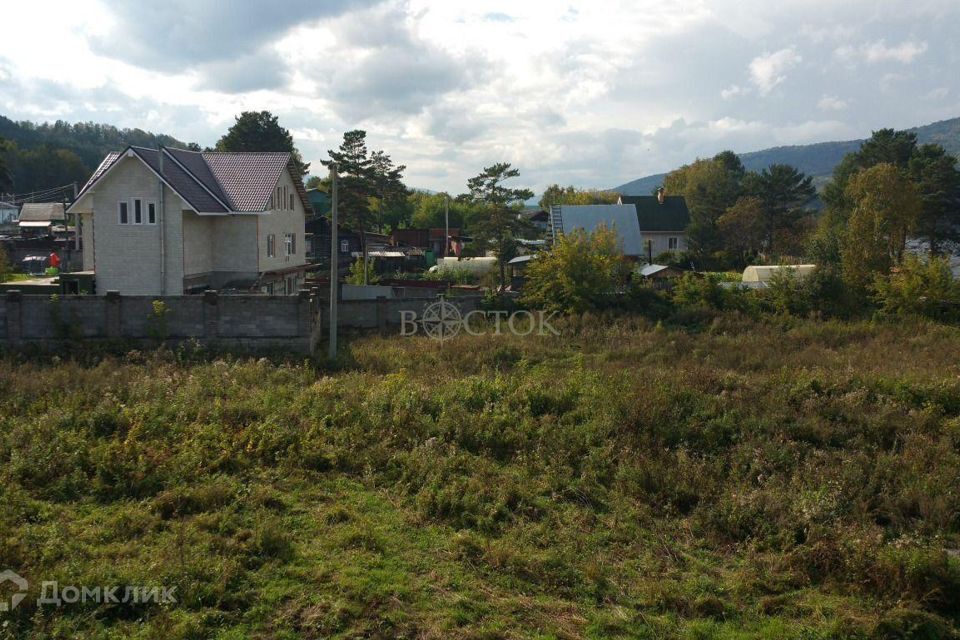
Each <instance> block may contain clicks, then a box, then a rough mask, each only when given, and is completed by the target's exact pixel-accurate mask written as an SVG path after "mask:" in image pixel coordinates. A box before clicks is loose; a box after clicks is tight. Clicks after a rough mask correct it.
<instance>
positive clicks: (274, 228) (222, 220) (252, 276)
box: [68, 147, 311, 295]
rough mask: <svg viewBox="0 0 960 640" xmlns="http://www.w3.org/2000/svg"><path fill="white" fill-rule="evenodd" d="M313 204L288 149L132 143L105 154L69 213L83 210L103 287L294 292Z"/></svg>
mask: <svg viewBox="0 0 960 640" xmlns="http://www.w3.org/2000/svg"><path fill="white" fill-rule="evenodd" d="M310 208H311V207H310V202H309V200H308V199H307V194H306V190H305V189H304V187H303V183H302V181H301V177H300V174H299V172H298V171H297V169H296V168H295V165H294V164H293V163H292V162H291V155H290V154H289V153H286V152H276V153H273V152H270V153H267V152H262V153H261V152H250V153H229V152H202V153H201V152H195V151H185V150H182V149H168V148H163V147H161V148H160V149H147V148H143V147H127V149H125V150H124V151H122V152H113V153H110V154H108V155H107V157H106V158H104V160H103V162H102V163H100V166H99V167H98V168H97V170H96V171H95V172H94V174H93V176H92V177H91V178H90V180H89V181H88V182H87V184H85V185H84V187H83V189H81V190H80V193H79V195H78V197H77V199H76V200H75V201H74V203H73V204H72V205H71V206H70V208H69V209H68V212H69V213H77V214H79V216H80V227H81V231H80V233H81V237H82V239H83V249H84V250H83V264H84V269H85V270H93V271H95V277H96V283H97V285H96V286H97V291H98V292H100V293H104V292H106V291H109V290H117V291H120V293H122V294H131V295H180V294H183V293H190V292H195V291H202V290H204V289H208V288H213V289H240V290H257V291H261V292H263V293H268V294H283V293H286V294H292V293H294V292H295V291H296V290H297V289H298V288H299V286H300V285H301V284H302V283H303V280H304V272H305V270H306V268H307V267H306V259H305V251H304V249H305V242H304V219H305V214H306V212H307V211H310Z"/></svg>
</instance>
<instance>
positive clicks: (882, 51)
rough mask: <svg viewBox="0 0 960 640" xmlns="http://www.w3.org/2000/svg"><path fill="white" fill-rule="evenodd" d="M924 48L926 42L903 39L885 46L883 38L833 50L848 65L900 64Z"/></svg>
mask: <svg viewBox="0 0 960 640" xmlns="http://www.w3.org/2000/svg"><path fill="white" fill-rule="evenodd" d="M926 50H927V43H926V42H914V41H912V40H905V41H904V42H901V43H900V44H898V45H895V46H887V43H886V41H885V40H878V41H876V42H868V43H865V44H861V45H859V46H856V47H854V46H851V45H846V46H843V47H838V48H837V49H836V50H835V51H834V54H835V55H836V56H837V58H839V59H840V60H841V61H842V62H844V63H846V64H848V65H855V64H857V63H858V62H867V63H870V64H876V63H879V62H899V63H901V64H910V63H911V62H913V60H914V59H915V58H917V57H918V56H920V55H922V54H923V53H925V52H926Z"/></svg>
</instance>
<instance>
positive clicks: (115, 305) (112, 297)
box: [106, 290, 122, 338]
mask: <svg viewBox="0 0 960 640" xmlns="http://www.w3.org/2000/svg"><path fill="white" fill-rule="evenodd" d="M106 301H107V304H106V313H107V322H106V324H107V337H108V338H119V337H120V315H121V312H122V311H121V307H122V302H121V298H120V292H119V291H113V290H110V291H107V295H106Z"/></svg>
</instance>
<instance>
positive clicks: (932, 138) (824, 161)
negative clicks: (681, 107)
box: [613, 118, 960, 196]
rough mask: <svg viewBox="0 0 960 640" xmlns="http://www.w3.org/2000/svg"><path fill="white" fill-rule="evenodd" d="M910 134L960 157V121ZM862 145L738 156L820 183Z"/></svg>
mask: <svg viewBox="0 0 960 640" xmlns="http://www.w3.org/2000/svg"><path fill="white" fill-rule="evenodd" d="M907 131H909V132H912V133H916V134H917V142H919V143H920V144H926V143H935V144H939V145H940V146H942V147H943V148H944V149H946V150H947V153H950V154H953V155H955V156H960V118H953V119H951V120H943V121H941V122H935V123H933V124H928V125H925V126H922V127H915V128H913V129H908V130H907ZM862 143H863V140H847V141H843V142H819V143H816V144H806V145H794V146H789V147H772V148H770V149H763V150H761V151H752V152H750V153H742V154H738V155H739V156H740V160H741V161H742V162H743V166H744V167H745V168H746V169H747V170H748V171H759V170H760V169H765V168H767V167H769V166H770V165H772V164H788V165H790V166H792V167H796V168H797V169H799V170H800V171H802V172H804V173H805V174H807V175H808V176H813V178H814V182H820V180H818V178H822V179H825V178H827V177H829V176H830V174H831V173H832V172H833V168H834V167H836V166H837V165H838V164H840V161H841V160H842V159H843V157H844V156H845V155H847V154H848V153H852V152H854V151H856V150H857V149H859V148H860V145H861V144H862ZM690 160H691V161H692V160H693V158H690ZM665 176H666V174H665V173H658V174H655V175H651V176H646V177H643V178H638V179H637V180H633V181H631V182H628V183H626V184H622V185H620V186H619V187H615V188H614V189H613V190H614V191H618V192H620V193H622V194H624V195H629V196H643V195H649V194H650V193H651V191H653V189H655V188H656V187H657V186H659V185H661V184H663V179H664V177H665Z"/></svg>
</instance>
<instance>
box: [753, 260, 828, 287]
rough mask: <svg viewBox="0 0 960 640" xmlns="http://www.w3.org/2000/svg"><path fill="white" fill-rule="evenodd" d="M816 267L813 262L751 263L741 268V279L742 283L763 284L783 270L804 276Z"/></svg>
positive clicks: (800, 276) (799, 276)
mask: <svg viewBox="0 0 960 640" xmlns="http://www.w3.org/2000/svg"><path fill="white" fill-rule="evenodd" d="M816 268H817V265H815V264H773V265H752V266H749V267H747V268H746V269H744V270H743V277H742V279H741V281H742V282H744V283H755V284H754V286H757V285H761V284H763V285H765V284H766V283H768V282H770V280H772V279H773V276H774V274H776V273H779V272H782V271H784V270H790V271H792V272H793V273H794V275H796V276H797V277H798V278H805V277H806V276H808V275H810V274H811V273H813V270H814V269H816Z"/></svg>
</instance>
